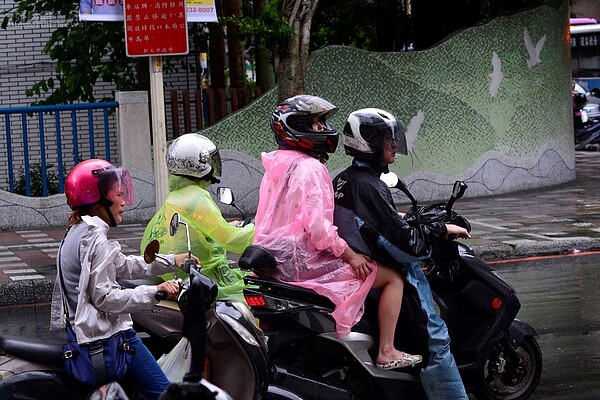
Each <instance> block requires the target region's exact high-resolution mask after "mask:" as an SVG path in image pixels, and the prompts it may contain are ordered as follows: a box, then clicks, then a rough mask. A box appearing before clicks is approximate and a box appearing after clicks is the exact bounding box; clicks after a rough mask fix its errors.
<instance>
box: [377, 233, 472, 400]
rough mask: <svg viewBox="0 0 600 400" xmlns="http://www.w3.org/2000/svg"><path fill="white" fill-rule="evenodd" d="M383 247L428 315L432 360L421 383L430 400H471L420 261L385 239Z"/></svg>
mask: <svg viewBox="0 0 600 400" xmlns="http://www.w3.org/2000/svg"><path fill="white" fill-rule="evenodd" d="M380 245H381V246H382V247H383V248H385V249H386V250H387V251H388V253H389V254H390V255H391V256H392V257H394V259H395V260H396V261H398V263H400V264H401V265H402V267H403V269H404V271H405V272H406V276H405V279H406V282H407V283H408V284H410V285H412V286H413V287H414V288H415V289H417V293H418V295H419V296H418V297H419V301H420V303H421V304H420V305H421V309H422V310H423V312H424V313H425V314H426V316H427V332H428V334H429V342H428V348H429V361H428V363H427V366H426V367H425V368H423V369H422V370H421V384H422V385H423V389H424V390H425V393H426V394H427V397H428V398H429V399H431V400H434V399H435V400H468V396H467V392H466V391H465V387H464V385H463V382H462V378H461V377H460V373H459V372H458V367H457V365H456V361H454V356H453V355H452V353H451V352H450V336H449V334H448V328H447V327H446V323H445V322H444V320H443V319H442V318H441V317H440V316H439V315H438V314H437V312H436V309H435V301H434V300H433V295H432V294H431V287H430V286H429V282H428V281H427V277H426V276H425V274H424V273H423V271H422V270H421V267H420V266H419V264H418V263H417V262H416V260H417V259H416V258H414V257H411V256H409V255H408V254H406V253H404V252H403V251H401V250H400V249H398V248H397V247H396V246H394V245H392V244H391V243H390V242H389V241H387V240H386V239H384V238H380Z"/></svg>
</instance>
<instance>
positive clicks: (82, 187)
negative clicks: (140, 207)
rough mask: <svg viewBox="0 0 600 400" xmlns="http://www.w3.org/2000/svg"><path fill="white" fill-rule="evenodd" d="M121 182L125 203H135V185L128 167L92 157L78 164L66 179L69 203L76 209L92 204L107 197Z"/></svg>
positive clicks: (121, 191)
mask: <svg viewBox="0 0 600 400" xmlns="http://www.w3.org/2000/svg"><path fill="white" fill-rule="evenodd" d="M115 183H119V184H120V194H121V197H122V198H123V200H124V201H125V204H127V205H130V206H131V205H133V185H132V184H131V177H130V176H129V171H128V170H127V169H126V168H116V167H115V166H113V165H112V164H111V163H109V162H108V161H106V160H101V159H97V158H94V159H91V160H86V161H82V162H80V163H79V164H77V165H76V166H75V167H73V169H72V170H71V172H69V175H67V178H66V179H65V195H66V196H67V204H68V205H69V207H71V209H73V210H75V209H78V208H81V207H84V206H91V205H94V204H96V203H99V202H100V201H102V200H103V199H106V194H107V193H108V191H109V190H110V189H111V188H112V187H113V186H114V184H115Z"/></svg>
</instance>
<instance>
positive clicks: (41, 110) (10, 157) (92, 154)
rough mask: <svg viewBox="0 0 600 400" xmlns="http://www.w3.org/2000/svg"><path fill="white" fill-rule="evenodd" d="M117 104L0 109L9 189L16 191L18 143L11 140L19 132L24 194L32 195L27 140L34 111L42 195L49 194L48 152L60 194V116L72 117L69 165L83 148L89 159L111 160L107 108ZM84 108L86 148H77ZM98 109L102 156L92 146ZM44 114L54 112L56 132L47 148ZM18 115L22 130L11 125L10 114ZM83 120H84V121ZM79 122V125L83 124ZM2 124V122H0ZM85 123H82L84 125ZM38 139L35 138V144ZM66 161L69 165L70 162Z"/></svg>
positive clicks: (76, 160) (61, 190) (61, 156)
mask: <svg viewBox="0 0 600 400" xmlns="http://www.w3.org/2000/svg"><path fill="white" fill-rule="evenodd" d="M118 106H119V103H117V102H101V103H84V104H62V105H53V106H31V107H12V108H0V115H2V116H4V126H5V128H6V132H5V133H6V155H7V169H8V189H9V191H10V192H14V191H15V174H14V168H15V158H14V157H15V152H16V151H18V150H20V148H19V147H18V146H19V143H18V144H17V145H16V146H15V145H13V140H17V139H18V133H20V135H21V138H22V141H21V143H20V145H21V146H22V155H23V157H22V160H21V159H19V161H20V163H21V164H22V166H23V175H24V179H25V195H27V196H31V194H32V188H31V165H32V159H31V158H32V156H31V154H30V140H29V137H28V136H29V131H30V128H29V124H28V121H29V119H32V115H34V114H37V121H38V122H37V131H38V133H39V146H40V148H39V152H40V153H39V160H37V159H36V160H34V162H35V161H39V165H40V175H41V177H40V178H41V184H42V196H44V197H45V196H48V171H47V162H48V153H49V152H51V153H52V154H53V159H54V160H55V161H56V163H57V168H58V173H57V175H58V190H59V192H60V193H64V175H65V174H64V172H65V171H64V162H65V158H64V157H63V154H64V153H65V148H64V147H63V146H65V145H64V142H63V127H62V124H61V117H62V116H63V115H64V113H67V115H68V113H70V114H71V115H70V117H71V118H70V120H71V135H70V136H68V137H66V138H69V139H70V143H69V144H71V145H72V147H73V159H72V165H75V164H77V163H79V162H80V161H81V159H80V155H81V154H82V152H83V151H85V150H89V158H97V157H100V158H104V159H106V160H108V161H111V147H110V130H109V118H108V117H109V112H110V110H113V109H116V108H117V107H118ZM83 110H87V130H88V132H87V133H88V139H87V141H85V142H86V143H85V147H86V148H85V149H83V150H82V149H80V146H82V144H81V143H80V142H81V141H80V138H79V130H78V123H82V122H81V120H82V119H84V118H86V116H85V114H86V113H78V111H83ZM96 110H99V111H101V112H102V120H101V125H102V126H103V130H104V134H103V140H104V151H105V153H104V155H102V156H100V155H97V154H96V149H95V141H96V135H95V127H96V124H95V122H97V119H95V118H94V117H95V116H94V111H96ZM45 113H48V114H50V113H54V131H55V143H56V147H55V148H54V147H50V146H51V145H49V147H48V148H46V142H47V140H46V139H47V138H46V132H47V131H48V129H46V127H45V124H44V114H45ZM18 115H20V118H21V131H20V132H15V130H14V129H13V124H12V123H11V122H12V119H11V116H18ZM83 123H84V122H83ZM83 123H82V125H83ZM0 126H1V125H0ZM84 126H85V125H84ZM1 141H2V140H1V137H0V142H1ZM37 143H38V142H37V141H36V144H37ZM69 164H71V163H70V162H69Z"/></svg>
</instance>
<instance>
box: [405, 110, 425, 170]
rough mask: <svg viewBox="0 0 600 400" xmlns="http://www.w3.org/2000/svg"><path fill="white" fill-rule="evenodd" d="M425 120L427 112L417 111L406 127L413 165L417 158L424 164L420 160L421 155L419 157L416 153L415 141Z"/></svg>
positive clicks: (407, 146) (407, 147)
mask: <svg viewBox="0 0 600 400" xmlns="http://www.w3.org/2000/svg"><path fill="white" fill-rule="evenodd" d="M423 120H425V113H424V112H423V111H421V110H419V111H417V115H415V116H414V117H412V118H411V119H410V121H409V123H408V126H407V127H406V133H405V136H406V150H407V152H408V154H410V161H411V162H412V164H413V165H414V164H415V159H416V160H417V161H418V162H419V163H420V164H422V163H421V160H419V157H417V154H416V153H415V141H416V140H417V135H419V131H420V130H421V125H422V124H423ZM413 157H414V159H413Z"/></svg>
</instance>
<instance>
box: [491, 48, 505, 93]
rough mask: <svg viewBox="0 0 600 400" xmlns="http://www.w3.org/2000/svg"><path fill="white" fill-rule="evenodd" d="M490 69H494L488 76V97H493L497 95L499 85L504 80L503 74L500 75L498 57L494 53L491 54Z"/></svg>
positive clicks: (500, 64)
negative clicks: (489, 80) (489, 79)
mask: <svg viewBox="0 0 600 400" xmlns="http://www.w3.org/2000/svg"><path fill="white" fill-rule="evenodd" d="M492 67H493V68H494V69H493V70H492V73H491V74H490V78H491V82H490V96H492V97H495V96H496V94H497V93H498V88H499V87H500V83H501V82H502V80H503V79H504V74H503V73H502V63H501V62H500V57H498V54H497V53H496V52H495V51H493V52H492Z"/></svg>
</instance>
